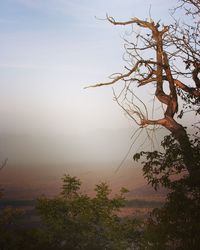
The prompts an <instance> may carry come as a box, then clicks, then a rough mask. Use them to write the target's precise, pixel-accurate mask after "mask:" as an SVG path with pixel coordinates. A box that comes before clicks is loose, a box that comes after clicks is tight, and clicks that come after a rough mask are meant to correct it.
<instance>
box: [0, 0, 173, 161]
mask: <svg viewBox="0 0 200 250" xmlns="http://www.w3.org/2000/svg"><path fill="white" fill-rule="evenodd" d="M175 4H176V1H174V0H168V1H162V0H143V1H140V0H101V1H97V0H93V1H92V0H90V1H89V0H1V1H0V51H1V53H0V54H1V56H0V103H1V105H0V118H1V122H0V139H1V141H0V150H1V158H2V159H3V158H4V157H8V158H9V162H10V163H12V164H19V163H22V162H23V163H26V164H30V165H31V163H32V161H33V159H34V160H35V162H34V164H40V163H45V162H46V163H49V162H52V164H56V162H57V161H58V162H59V161H61V162H62V163H65V162H67V159H69V158H70V157H71V158H76V160H77V159H79V160H80V161H82V160H83V159H84V160H86V158H87V162H88V158H90V157H91V159H92V160H95V159H97V158H98V157H99V158H103V159H104V158H105V161H106V160H107V159H109V160H110V159H111V157H112V158H114V157H115V156H116V155H118V156H119V157H118V160H120V158H122V157H123V155H124V154H125V153H126V150H127V148H128V146H129V144H130V140H129V138H130V136H131V133H132V132H133V130H132V129H133V124H132V123H130V121H128V120H127V119H126V118H125V117H124V115H123V112H122V111H121V110H120V109H119V107H118V106H117V104H116V103H115V102H113V100H112V91H111V88H110V87H105V88H99V89H88V90H84V89H83V87H85V86H87V85H90V84H92V83H97V82H100V81H107V77H108V76H109V75H110V74H111V73H113V72H119V71H120V70H121V69H123V66H124V62H123V59H122V56H123V39H122V36H123V34H124V31H125V30H124V28H120V27H119V28H116V27H113V26H112V25H111V24H109V23H107V22H106V21H102V20H99V19H103V18H105V16H106V13H108V14H109V15H112V16H113V17H115V18H116V19H119V20H128V19H130V18H132V17H135V16H136V17H139V18H144V19H145V18H146V17H148V16H149V13H150V14H151V17H152V18H153V19H155V20H159V19H161V20H163V22H165V23H166V24H168V23H169V22H170V15H169V9H170V8H173V7H174V5H175ZM104 132H105V133H104ZM108 135H109V136H108ZM95 136H96V137H95ZM50 137H51V139H49V138H50ZM39 138H40V139H39ZM100 138H101V139H100ZM111 145H114V146H111ZM41 148H42V150H41ZM86 149H87V150H86ZM92 149H93V150H94V151H93V152H92V153H91V150H92ZM111 149H112V150H111ZM84 150H85V151H84ZM109 150H110V151H109ZM89 152H90V153H91V154H89ZM119 152H120V153H119ZM118 153H119V154H118ZM99 158H98V159H99ZM116 158H117V157H116ZM47 159H48V161H47ZM40 161H41V162H40Z"/></svg>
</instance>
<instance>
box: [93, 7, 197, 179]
mask: <svg viewBox="0 0 200 250" xmlns="http://www.w3.org/2000/svg"><path fill="white" fill-rule="evenodd" d="M198 7H199V5H198ZM107 20H108V21H109V22H110V23H111V24H113V25H122V26H127V25H131V26H132V29H133V30H134V28H133V27H134V25H138V26H139V27H140V29H141V31H140V32H136V34H135V37H134V38H135V40H131V41H128V40H125V42H126V43H125V49H126V55H128V59H126V61H127V62H128V64H129V65H128V67H125V72H123V73H119V74H113V75H112V79H111V80H110V81H108V82H104V83H98V84H96V85H92V86H89V87H100V86H107V85H114V84H115V85H116V84H118V83H119V82H121V84H122V85H123V87H122V91H121V92H120V93H119V95H117V94H115V92H114V95H115V100H116V101H117V102H118V104H119V105H120V106H121V107H122V108H123V109H124V110H125V111H126V112H127V113H128V115H129V116H130V117H131V118H133V119H134V121H136V122H137V124H138V125H139V126H141V127H145V126H149V125H154V126H157V125H158V126H163V127H165V128H166V129H168V130H169V131H170V132H171V133H172V134H173V136H174V137H175V138H176V140H177V141H178V142H179V144H180V147H181V150H182V154H183V158H184V159H183V160H184V164H185V166H186V168H187V170H188V173H189V176H190V177H192V178H193V179H194V177H195V178H196V177H197V172H199V171H197V168H198V167H197V166H196V163H195V160H194V157H193V151H192V145H191V144H190V140H189V138H188V135H187V132H186V130H185V128H184V127H183V125H182V124H180V123H178V122H177V120H176V113H177V112H178V104H179V96H178V95H179V94H180V93H182V95H184V94H186V95H187V98H189V99H191V100H195V102H196V103H199V101H200V79H199V72H200V54H199V51H200V50H198V49H197V47H198V48H199V45H200V41H199V37H198V36H197V35H191V34H190V31H187V27H186V29H184V32H185V33H183V31H182V30H181V27H180V25H179V23H176V24H175V25H174V26H164V25H161V24H160V22H154V21H153V20H140V19H138V18H133V19H131V20H129V21H127V22H117V21H115V20H114V18H112V17H109V16H107ZM198 32H199V23H198V24H197V26H196V30H193V34H196V33H198ZM183 36H184V37H183ZM192 39H193V40H192ZM190 42H191V43H190ZM177 64H179V65H182V68H181V69H179V67H178V66H177ZM183 65H186V67H185V68H184V67H183ZM184 77H189V78H190V82H192V84H188V81H186V82H184V79H185V78H184ZM150 84H151V85H153V86H154V88H155V91H154V96H155V97H156V99H157V100H158V101H159V102H160V104H161V105H162V106H163V107H164V112H163V116H162V117H160V118H158V119H150V118H149V116H148V110H147V107H146V104H145V101H144V100H142V99H139V98H138V97H137V95H136V92H135V91H136V87H140V88H141V87H143V86H147V85H150ZM166 89H167V90H166ZM121 97H122V99H123V101H124V100H126V101H127V103H126V105H124V103H120V98H121ZM136 100H139V102H140V105H137V104H136V103H135V101H136ZM142 106H143V108H144V112H143V111H142V108H141V107H142Z"/></svg>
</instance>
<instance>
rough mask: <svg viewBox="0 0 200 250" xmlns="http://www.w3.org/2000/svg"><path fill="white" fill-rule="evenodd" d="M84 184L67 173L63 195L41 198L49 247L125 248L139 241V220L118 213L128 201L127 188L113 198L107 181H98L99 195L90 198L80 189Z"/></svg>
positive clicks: (44, 230) (45, 236) (97, 189)
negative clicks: (126, 198)
mask: <svg viewBox="0 0 200 250" xmlns="http://www.w3.org/2000/svg"><path fill="white" fill-rule="evenodd" d="M80 187H81V182H80V180H79V179H77V178H76V177H71V176H69V175H65V176H64V178H63V188H62V193H61V196H60V197H56V198H54V199H48V198H46V197H42V198H40V199H39V200H38V205H37V209H38V211H39V214H40V215H41V218H42V221H43V222H44V228H43V229H42V233H43V234H44V237H43V238H44V239H46V244H47V245H48V246H49V247H50V248H49V249H70V250H73V249H87V250H89V249H91V250H93V249H96V250H98V249H99V250H100V249H102V250H103V249H109V250H112V249H113V250H114V249H115V250H117V249H119V250H122V249H127V248H128V247H130V246H131V245H132V244H133V243H134V244H136V242H137V241H138V238H139V235H140V233H139V231H138V227H139V224H138V222H137V221H136V220H134V219H128V218H123V219H121V218H119V217H118V216H117V212H118V211H119V209H120V208H121V207H123V206H124V205H125V197H124V192H125V191H126V190H125V189H122V190H121V193H120V194H119V195H118V196H115V197H113V198H110V195H111V190H110V188H109V186H108V185H107V184H106V183H104V182H103V183H100V184H98V185H96V188H95V192H96V196H95V197H94V198H90V197H89V196H88V195H85V194H82V193H81V192H80ZM133 249H134V248H133Z"/></svg>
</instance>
